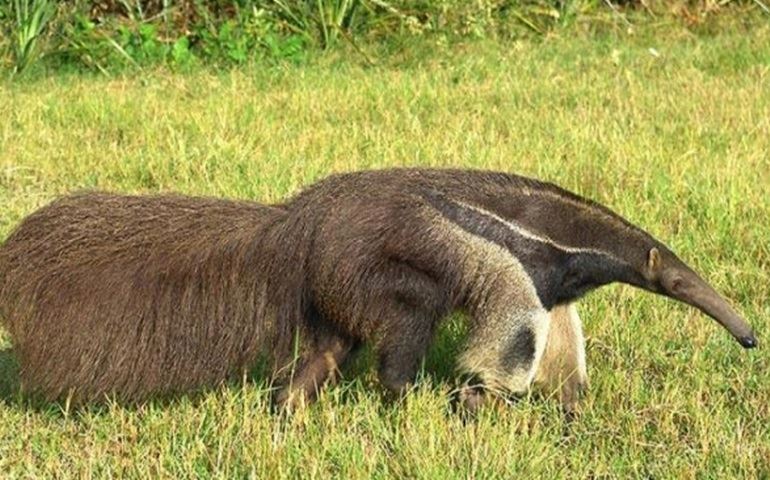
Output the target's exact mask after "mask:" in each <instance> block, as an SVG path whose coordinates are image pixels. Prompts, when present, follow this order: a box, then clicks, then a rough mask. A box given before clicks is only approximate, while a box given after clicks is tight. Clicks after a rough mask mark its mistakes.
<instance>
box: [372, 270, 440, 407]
mask: <svg viewBox="0 0 770 480" xmlns="http://www.w3.org/2000/svg"><path fill="white" fill-rule="evenodd" d="M381 273H382V277H381V283H380V285H388V287H387V288H386V289H385V291H383V292H382V295H383V297H382V298H381V300H380V301H379V302H376V303H375V304H374V305H376V308H377V310H376V311H371V312H370V315H371V316H373V317H374V318H379V321H378V322H377V324H378V325H379V328H378V329H377V331H376V332H375V335H374V338H375V351H376V352H377V357H378V362H379V365H378V376H379V379H380V382H381V383H382V385H383V386H384V387H385V388H387V389H388V390H389V391H391V392H393V393H395V394H401V393H403V392H404V391H405V390H406V389H407V387H408V385H409V384H410V383H411V382H412V381H414V378H415V376H416V375H417V370H418V368H419V367H420V363H421V362H422V359H423V357H424V356H425V352H426V351H427V349H428V346H429V344H430V342H431V340H432V338H433V334H434V331H435V327H436V324H437V323H438V321H439V320H440V319H441V318H442V317H443V316H444V315H446V313H447V311H448V307H447V305H446V299H445V298H444V292H442V290H441V288H440V287H439V285H438V284H437V282H436V281H435V280H434V279H433V278H432V277H431V276H430V275H428V274H427V273H426V272H423V271H420V270H419V269H416V268H414V267H412V266H410V265H408V264H406V263H403V262H398V261H391V262H390V263H388V264H387V265H385V266H384V267H383V268H382V272H381Z"/></svg>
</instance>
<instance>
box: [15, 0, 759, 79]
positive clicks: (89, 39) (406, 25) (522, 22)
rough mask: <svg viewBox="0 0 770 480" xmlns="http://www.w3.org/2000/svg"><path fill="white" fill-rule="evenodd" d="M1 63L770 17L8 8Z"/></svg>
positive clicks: (352, 3) (491, 8) (419, 2)
mask: <svg viewBox="0 0 770 480" xmlns="http://www.w3.org/2000/svg"><path fill="white" fill-rule="evenodd" d="M6 1H7V4H5V6H3V4H0V26H2V31H3V32H4V35H3V39H2V40H0V59H2V63H3V64H4V65H6V67H7V69H8V70H10V71H12V72H14V73H21V72H23V71H24V70H26V69H27V68H28V67H29V66H31V65H33V64H35V63H36V62H38V61H39V60H43V62H41V63H42V64H43V65H45V66H46V67H48V68H54V69H56V68H76V69H86V70H98V71H101V72H104V73H111V72H113V71H116V70H120V69H124V68H131V67H142V66H148V65H166V66H169V67H171V68H177V69H180V68H181V69H183V68H187V67H190V66H192V65H196V64H201V63H204V64H218V65H233V64H242V63H246V62H251V61H262V60H267V61H294V62H296V61H301V60H302V59H303V58H305V57H306V56H307V55H308V54H309V53H311V52H313V51H320V50H327V49H332V48H336V47H339V46H340V45H344V46H347V47H352V49H353V50H354V51H357V52H359V53H360V54H361V55H362V56H363V57H364V58H366V60H367V61H371V60H370V59H369V58H368V57H367V55H366V54H364V53H363V50H362V48H361V46H360V44H361V43H370V42H383V41H385V42H387V41H388V40H389V39H392V38H395V37H403V36H410V37H411V36H429V35H442V36H445V37H452V38H467V37H497V38H512V37H518V36H523V35H547V34H549V33H551V32H554V31H557V30H559V29H568V28H577V27H578V26H585V25H590V26H593V28H606V27H607V26H609V27H611V28H628V27H629V26H630V25H631V23H630V22H629V20H628V18H627V17H628V16H629V15H632V16H633V17H634V18H640V17H644V16H647V17H649V18H658V17H660V16H667V17H671V18H675V19H677V20H680V21H682V22H683V23H685V24H686V25H688V26H697V25H698V24H700V23H703V22H705V21H706V20H707V19H709V18H711V17H713V16H715V15H716V14H717V13H719V12H721V11H724V10H725V7H732V8H733V9H736V8H737V9H741V10H751V11H754V12H756V13H757V14H764V13H767V14H770V9H768V8H767V6H766V5H765V4H764V3H763V1H762V0H742V1H738V0H735V1H730V0H721V1H717V0H699V1H679V2H666V1H660V0H659V1H653V0H648V1H646V0H626V1H620V2H615V3H612V2H610V1H608V0H227V1H226V0H93V1H87V0H70V1H62V2H54V1H52V0H6Z"/></svg>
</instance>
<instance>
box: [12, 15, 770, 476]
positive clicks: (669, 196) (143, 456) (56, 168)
mask: <svg viewBox="0 0 770 480" xmlns="http://www.w3.org/2000/svg"><path fill="white" fill-rule="evenodd" d="M0 118H1V119H2V121H0V234H2V237H4V236H5V235H7V234H8V233H9V232H10V230H11V229H12V228H13V226H14V225H16V224H17V223H18V222H19V221H20V219H21V218H22V217H23V216H24V215H26V214H28V213H30V212H32V211H33V210H34V209H35V208H37V207H39V206H42V205H43V204H45V203H46V202H48V201H49V200H51V199H52V198H54V197H55V196H56V195H59V194H63V193H65V192H70V191H73V190H78V189H84V188H98V189H102V190H112V191H120V192H158V191H177V192H184V193H189V194H202V195H215V196H226V197H238V198H248V199H255V200H259V201H264V202H273V201H278V200H279V199H282V198H285V197H286V196H287V195H290V194H291V193H292V192H296V191H297V190H298V189H300V188H301V187H302V186H303V185H307V184H309V183H311V182H313V181H314V180H316V179H319V178H322V177H323V176H325V175H327V174H329V173H331V172H341V171H349V170H354V169H363V168H382V167H386V166H394V165H423V166H455V167H478V168H489V169H497V170H504V171H509V172H516V173H521V174H526V175H530V176H534V177H538V178H541V179H547V180H551V181H554V182H557V183H558V184H560V185H562V186H564V187H566V188H568V189H570V190H573V191H576V192H578V193H580V194H583V195H585V196H588V197H590V198H593V199H595V200H597V201H599V202H601V203H604V204H606V205H608V206H610V207H612V208H613V209H614V210H616V211H617V212H619V213H621V214H622V215H624V216H625V217H627V218H628V219H630V220H631V221H632V222H634V223H636V224H638V225H641V226H643V227H644V228H645V229H647V230H648V231H650V232H651V233H653V234H654V235H656V236H657V237H658V238H660V239H661V240H663V241H664V242H666V243H667V244H669V245H670V246H671V247H672V248H673V249H674V250H675V251H676V252H677V253H678V254H679V255H680V256H681V257H682V258H683V259H685V260H686V261H688V262H689V263H690V264H691V265H693V266H694V267H695V268H696V269H697V270H699V271H700V272H701V273H702V274H703V276H704V277H705V278H706V279H708V280H709V281H710V282H712V284H713V285H714V286H715V287H716V288H717V289H718V290H719V291H721V292H722V293H723V294H724V295H725V296H726V297H727V298H730V299H731V300H732V302H733V303H734V304H735V305H736V306H737V307H738V309H739V310H740V311H741V312H743V313H744V314H745V316H746V318H747V319H748V320H749V322H750V323H752V324H753V325H754V327H755V329H756V331H757V334H758V335H757V336H758V338H759V342H760V348H759V349H756V350H753V351H745V350H743V349H741V348H740V347H739V346H738V344H737V343H736V342H735V341H733V340H732V339H731V338H730V337H729V335H728V334H727V333H726V332H725V331H724V330H722V329H721V328H720V327H719V326H718V325H716V323H715V322H713V321H712V320H710V319H708V318H706V317H705V316H704V315H702V314H700V313H699V312H697V311H695V310H694V309H692V308H689V307H686V306H683V305H679V304H676V303H674V302H672V301H669V300H666V299H664V298H661V297H655V296H653V295H651V294H648V293H644V292H640V291H637V290H634V289H632V288H630V287H621V286H613V287H608V288H605V289H602V290H600V291H598V292H596V293H594V294H591V295H590V296H588V297H587V298H585V299H584V300H583V301H581V302H580V304H579V311H580V314H581V316H582V318H583V319H584V322H585V329H586V333H587V337H588V340H587V343H588V351H587V354H588V365H589V376H590V378H591V387H590V389H589V391H588V393H587V396H586V397H585V400H584V401H583V403H582V414H581V415H580V416H579V417H578V418H577V419H576V420H574V421H573V422H571V423H567V422H565V420H564V418H563V417H562V416H561V414H560V412H559V409H558V402H556V401H555V400H553V399H550V400H549V399H542V398H538V397H536V396H530V397H527V398H524V399H522V400H520V401H519V402H518V403H516V404H514V405H510V406H506V407H504V408H503V407H499V406H498V407H489V408H484V409H482V411H481V412H480V414H479V417H478V418H477V419H476V420H474V421H467V422H466V421H463V419H462V418H461V417H460V416H458V415H456V414H454V413H453V412H452V411H451V408H450V402H449V393H450V391H451V390H452V388H453V387H454V386H455V385H456V383H455V374H454V370H453V366H454V359H455V354H456V352H457V350H458V349H459V348H461V346H462V333H463V323H462V319H460V318H454V319H452V320H450V321H449V322H447V324H446V325H445V326H444V328H443V329H442V331H441V334H440V335H439V338H438V339H437V341H436V344H435V346H434V348H433V349H432V350H431V353H430V355H429V357H428V359H427V360H426V362H425V365H424V369H423V372H422V373H421V375H420V380H419V382H418V386H417V387H416V388H415V390H414V391H413V392H412V393H411V394H410V395H408V396H407V397H406V398H405V399H404V400H402V401H399V402H391V401H388V400H387V399H385V398H383V395H382V391H381V389H380V387H379V386H378V384H377V382H376V379H375V374H374V369H373V368H372V364H371V360H370V359H369V358H368V357H367V355H366V354H364V355H363V356H362V358H360V359H358V360H357V361H356V362H355V363H354V365H352V366H350V367H349V368H347V369H346V371H345V379H344V380H343V382H342V383H341V384H340V385H338V386H336V387H334V388H331V389H329V390H328V391H326V392H325V393H324V394H323V395H322V396H321V399H320V402H319V403H318V404H316V405H314V406H312V407H310V408H307V409H305V410H301V411H299V412H296V413H295V414H294V415H293V416H292V417H291V418H283V417H281V416H278V415H275V414H273V413H270V410H269V407H268V403H269V391H268V389H267V386H266V384H265V382H264V381H263V380H261V379H260V378H259V377H258V376H255V377H254V378H249V379H246V381H245V382H233V383H231V384H229V385H224V386H221V387H218V388H216V389H213V390H212V391H209V392H207V393H204V394H202V395H198V396H195V397H192V398H181V399H176V400H173V401H170V402H166V401H156V402H151V403H150V404H147V405H144V406H139V407H136V406H133V407H131V406H120V405H114V404H108V405H104V406H99V407H92V408H87V409H85V410H72V409H69V408H68V407H67V405H58V404H57V405H50V404H42V405H41V404H39V403H36V402H34V401H32V400H30V399H27V398H25V397H23V396H21V395H20V394H19V393H18V385H17V382H18V378H17V367H16V365H15V362H14V360H13V356H12V353H11V351H10V350H9V349H8V348H9V346H10V342H9V340H8V338H7V336H4V334H3V333H0V338H2V339H3V340H2V342H3V343H2V348H3V350H4V351H2V352H0V393H1V394H2V396H0V472H3V473H2V475H3V476H7V477H10V478H13V477H26V478H54V477H55V478H65V477H79V478H80V477H90V476H94V477H107V476H109V477H121V478H122V477H133V478H139V477H141V478H147V477H155V476H163V477H168V478H192V477H195V478H198V477H206V478H242V477H254V478H298V477H302V478H328V477H329V476H333V477H338V478H392V477H421V478H514V477H521V476H524V477H545V478H560V477H574V478H585V477H588V476H592V477H621V478H622V477H629V476H630V477H637V478H638V477H646V478H696V477H697V478H731V477H735V478H740V477H743V478H763V477H767V476H770V389H769V388H768V385H770V368H769V367H770V364H769V363H770V362H769V361H770V355H769V354H768V349H767V348H766V343H767V342H768V341H769V340H768V339H769V338H770V337H768V335H767V333H766V332H768V331H769V328H768V327H770V322H769V321H768V318H770V306H768V303H767V299H768V298H769V297H770V221H769V219H770V215H769V214H770V195H769V194H768V192H767V185H768V182H770V30H769V29H768V28H766V27H755V28H754V29H752V30H750V31H740V29H738V28H736V29H733V30H731V31H725V32H722V33H717V34H700V35H697V36H695V35H691V34H689V33H686V32H684V31H683V30H681V31H680V30H675V31H672V32H668V33H667V34H665V35H661V34H659V33H658V32H651V33H649V34H647V35H645V34H640V33H636V34H634V35H629V34H625V33H624V34H616V35H596V36H588V35H584V34H581V35H576V36H571V35H563V36H556V37H554V38H550V37H549V38H545V39H541V40H538V41H519V42H503V43H497V44H495V43H488V42H481V41H478V42H472V43H467V44H463V45H453V46H449V47H442V48H440V49H437V50H436V51H435V52H434V53H432V54H430V55H428V56H426V57H425V58H423V59H421V60H419V61H416V60H415V61H409V62H398V61H393V62H390V63H386V64H381V65H379V66H374V67H372V66H359V65H358V62H356V61H339V60H330V61H319V62H317V63H315V62H314V63H312V64H310V65H304V66H273V67H257V66H254V67H246V68H240V69H237V70H233V71H228V72H218V73H215V72H213V71H198V72H193V73H186V74H180V73H173V72H165V71H158V70H152V71H141V72H136V73H133V74H131V75H126V76H121V77H117V78H115V77H113V78H105V77H97V76H83V75H69V76H63V75H59V76H55V77H52V78H47V79H38V80H32V81H25V82H16V83H2V84H0Z"/></svg>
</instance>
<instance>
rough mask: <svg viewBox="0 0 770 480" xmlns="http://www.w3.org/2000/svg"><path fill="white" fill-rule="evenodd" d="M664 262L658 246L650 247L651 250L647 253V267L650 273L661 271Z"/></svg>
mask: <svg viewBox="0 0 770 480" xmlns="http://www.w3.org/2000/svg"><path fill="white" fill-rule="evenodd" d="M662 264H663V261H662V260H661V258H660V251H659V250H658V248H657V247H652V248H651V249H650V252H649V253H648V254H647V268H648V270H649V272H650V273H658V272H660V268H661V266H662Z"/></svg>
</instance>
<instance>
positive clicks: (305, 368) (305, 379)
mask: <svg viewBox="0 0 770 480" xmlns="http://www.w3.org/2000/svg"><path fill="white" fill-rule="evenodd" d="M354 346H355V342H354V341H353V340H352V339H350V338H348V337H345V336H342V335H337V334H332V333H325V334H323V335H321V336H320V338H317V339H316V341H315V342H313V346H312V347H310V349H309V351H308V352H307V353H305V354H304V355H302V357H301V358H300V359H299V360H298V361H297V363H296V364H295V368H294V369H293V370H292V371H291V372H289V373H288V374H287V375H286V379H285V380H284V381H283V382H282V383H283V384H284V385H283V386H282V387H281V388H280V389H279V390H278V393H277V394H276V396H275V403H276V405H277V406H278V407H280V408H288V409H292V408H295V407H297V406H299V405H302V404H304V403H307V402H312V401H313V400H315V398H316V397H317V396H318V393H319V392H320V390H321V388H322V387H323V386H324V385H325V384H327V383H329V382H331V381H334V380H335V379H336V376H337V374H338V372H339V367H340V366H341V365H342V363H343V362H344V361H345V360H346V359H347V357H348V354H349V353H350V352H351V350H353V348H354Z"/></svg>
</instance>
